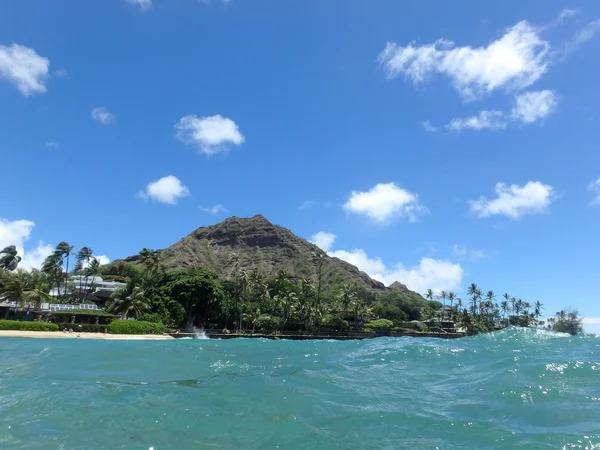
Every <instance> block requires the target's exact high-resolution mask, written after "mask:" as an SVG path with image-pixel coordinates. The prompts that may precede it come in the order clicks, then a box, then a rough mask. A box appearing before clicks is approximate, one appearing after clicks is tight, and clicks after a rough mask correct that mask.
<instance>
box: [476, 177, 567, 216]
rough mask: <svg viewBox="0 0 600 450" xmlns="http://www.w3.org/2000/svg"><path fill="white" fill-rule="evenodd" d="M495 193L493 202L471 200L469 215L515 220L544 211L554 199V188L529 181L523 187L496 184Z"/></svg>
mask: <svg viewBox="0 0 600 450" xmlns="http://www.w3.org/2000/svg"><path fill="white" fill-rule="evenodd" d="M495 191H496V194H497V197H496V198H495V199H493V200H488V199H487V198H485V197H481V198H480V199H479V200H471V202H470V205H471V213H473V214H475V215H477V216H478V217H489V216H492V215H504V216H506V217H509V218H511V219H515V220H516V219H519V218H521V217H522V216H523V215H525V214H533V213H541V212H544V211H546V210H547V209H548V207H549V206H550V204H551V203H552V201H554V199H556V194H555V192H554V188H553V187H552V186H550V185H547V184H543V183H540V182H539V181H529V182H528V183H527V184H525V185H524V186H518V185H516V184H512V185H510V186H507V185H506V184H504V183H497V184H496V188H495Z"/></svg>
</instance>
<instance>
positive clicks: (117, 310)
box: [106, 279, 148, 319]
mask: <svg viewBox="0 0 600 450" xmlns="http://www.w3.org/2000/svg"><path fill="white" fill-rule="evenodd" d="M106 310H107V311H108V312H109V313H112V314H119V315H123V316H125V317H127V318H134V319H139V318H140V317H142V316H143V315H144V314H145V313H146V311H148V299H147V298H146V296H145V295H144V291H143V290H142V289H141V288H140V287H139V286H138V285H137V280H135V279H128V280H127V283H126V284H125V286H124V287H122V288H119V289H117V290H116V291H115V292H114V293H113V294H112V295H111V296H110V303H109V305H108V308H107V309H106Z"/></svg>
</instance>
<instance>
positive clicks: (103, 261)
mask: <svg viewBox="0 0 600 450" xmlns="http://www.w3.org/2000/svg"><path fill="white" fill-rule="evenodd" d="M93 256H94V258H96V259H97V260H98V262H99V263H100V265H101V266H104V265H106V264H109V263H110V258H109V257H108V256H106V255H93ZM90 261H91V260H90ZM88 266H89V264H88V262H87V261H82V267H83V268H84V269H85V268H87V267H88Z"/></svg>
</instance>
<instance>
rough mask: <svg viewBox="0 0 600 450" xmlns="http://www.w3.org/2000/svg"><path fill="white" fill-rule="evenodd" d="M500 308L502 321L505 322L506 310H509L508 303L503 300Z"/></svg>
mask: <svg viewBox="0 0 600 450" xmlns="http://www.w3.org/2000/svg"><path fill="white" fill-rule="evenodd" d="M500 308H501V309H502V315H503V317H504V320H506V319H507V314H508V309H509V308H510V307H509V306H508V302H507V301H506V300H503V301H502V303H500Z"/></svg>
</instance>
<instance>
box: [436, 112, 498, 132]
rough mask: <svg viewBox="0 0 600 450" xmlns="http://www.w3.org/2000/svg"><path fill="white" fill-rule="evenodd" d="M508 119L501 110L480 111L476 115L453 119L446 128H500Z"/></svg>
mask: <svg viewBox="0 0 600 450" xmlns="http://www.w3.org/2000/svg"><path fill="white" fill-rule="evenodd" d="M507 125H508V121H507V120H506V115H505V114H504V113H503V112H501V111H481V112H480V113H479V114H478V115H476V116H471V117H461V118H458V119H453V120H452V122H450V123H449V124H448V125H446V128H448V129H449V130H452V131H462V130H465V129H470V130H502V129H504V128H506V126H507Z"/></svg>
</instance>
